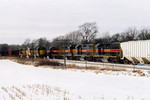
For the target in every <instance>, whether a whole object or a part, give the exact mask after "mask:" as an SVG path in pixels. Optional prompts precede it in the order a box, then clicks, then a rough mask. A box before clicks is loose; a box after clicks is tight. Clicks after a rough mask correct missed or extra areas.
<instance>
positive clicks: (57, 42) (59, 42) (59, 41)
mask: <svg viewBox="0 0 150 100" xmlns="http://www.w3.org/2000/svg"><path fill="white" fill-rule="evenodd" d="M64 39H65V38H64V36H59V37H56V38H54V39H53V41H52V46H61V45H62V44H63V42H62V41H63V40H64Z"/></svg>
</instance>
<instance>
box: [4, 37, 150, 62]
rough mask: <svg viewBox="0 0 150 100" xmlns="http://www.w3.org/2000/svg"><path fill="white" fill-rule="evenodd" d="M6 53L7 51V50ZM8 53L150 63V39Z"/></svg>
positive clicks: (29, 49) (23, 55)
mask: <svg viewBox="0 0 150 100" xmlns="http://www.w3.org/2000/svg"><path fill="white" fill-rule="evenodd" d="M5 53H6V52H5ZM8 55H9V56H11V55H14V56H20V57H27V58H33V57H34V58H37V57H41V58H51V59H63V58H65V59H69V60H88V61H97V62H111V63H125V64H129V63H133V64H137V63H144V64H145V63H146V64H148V63H150V40H145V41H144V40H143V41H129V42H122V43H119V42H115V43H99V44H82V45H70V46H57V47H50V48H49V49H48V50H46V48H45V47H38V48H35V49H32V48H22V49H20V50H16V51H11V50H9V51H8Z"/></svg>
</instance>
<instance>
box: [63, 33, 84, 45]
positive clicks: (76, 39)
mask: <svg viewBox="0 0 150 100" xmlns="http://www.w3.org/2000/svg"><path fill="white" fill-rule="evenodd" d="M65 39H66V40H70V43H71V44H73V45H76V44H81V39H82V37H81V33H80V32H79V31H73V32H70V33H69V34H67V35H65Z"/></svg>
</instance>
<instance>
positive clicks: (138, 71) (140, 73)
mask: <svg viewBox="0 0 150 100" xmlns="http://www.w3.org/2000/svg"><path fill="white" fill-rule="evenodd" d="M133 73H137V74H138V75H140V76H145V73H143V72H142V71H140V70H134V71H133Z"/></svg>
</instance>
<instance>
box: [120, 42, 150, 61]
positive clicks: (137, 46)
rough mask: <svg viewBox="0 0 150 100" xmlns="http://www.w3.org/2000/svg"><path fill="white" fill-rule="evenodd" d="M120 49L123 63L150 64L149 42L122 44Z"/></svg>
mask: <svg viewBox="0 0 150 100" xmlns="http://www.w3.org/2000/svg"><path fill="white" fill-rule="evenodd" d="M121 49H122V51H123V57H122V60H123V62H124V63H134V64H138V63H142V64H149V63H150V40H140V41H128V42H122V43H121Z"/></svg>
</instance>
